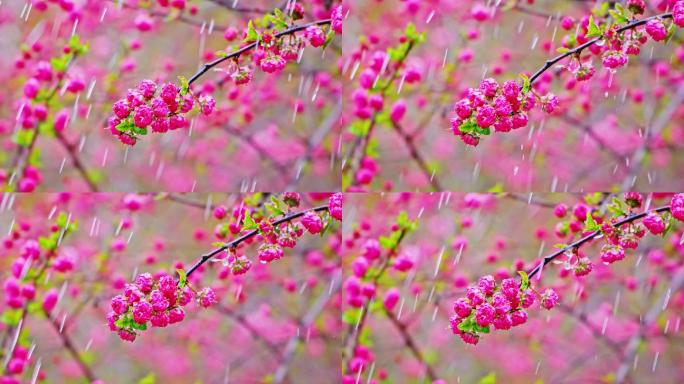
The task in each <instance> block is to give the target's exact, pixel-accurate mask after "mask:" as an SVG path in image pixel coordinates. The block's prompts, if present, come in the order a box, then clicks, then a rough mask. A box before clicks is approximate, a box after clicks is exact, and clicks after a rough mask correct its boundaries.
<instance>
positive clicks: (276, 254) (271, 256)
mask: <svg viewBox="0 0 684 384" xmlns="http://www.w3.org/2000/svg"><path fill="white" fill-rule="evenodd" d="M258 257H259V261H261V262H262V263H270V262H271V261H273V260H278V259H280V258H282V257H283V249H282V248H281V247H280V246H279V245H272V244H262V245H261V246H260V247H259V250H258Z"/></svg>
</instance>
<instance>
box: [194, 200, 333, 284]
mask: <svg viewBox="0 0 684 384" xmlns="http://www.w3.org/2000/svg"><path fill="white" fill-rule="evenodd" d="M327 210H328V206H327V205H322V206H319V207H315V208H310V209H305V210H303V211H299V212H295V213H290V214H288V215H286V216H284V217H282V218H280V219H278V220H275V221H274V222H273V224H272V225H273V226H274V227H277V226H278V225H280V224H283V223H287V222H290V221H292V220H294V219H297V218H300V217H302V216H304V214H306V213H307V212H321V211H327ZM257 234H259V230H258V229H254V230H252V231H249V232H247V233H245V234H244V235H242V236H240V237H238V238H237V239H235V240H232V241H230V242H228V243H226V244H225V245H223V246H221V247H219V248H216V249H214V250H213V251H211V252H209V253H206V254H204V255H202V257H201V258H200V259H199V260H198V261H197V262H196V263H195V264H194V265H193V266H192V267H190V269H188V270H187V271H186V272H185V275H186V276H187V277H190V275H192V274H193V273H194V272H195V271H196V270H197V268H199V267H201V266H202V265H203V264H204V263H206V262H207V261H209V260H211V259H212V258H213V257H214V256H216V255H218V254H219V253H221V252H224V251H226V250H229V249H234V248H236V247H237V246H238V245H240V244H241V243H242V242H244V241H246V240H248V239H250V238H252V237H254V236H256V235H257Z"/></svg>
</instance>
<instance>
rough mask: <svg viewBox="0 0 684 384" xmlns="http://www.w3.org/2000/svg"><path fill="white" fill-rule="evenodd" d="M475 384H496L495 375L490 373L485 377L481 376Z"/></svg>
mask: <svg viewBox="0 0 684 384" xmlns="http://www.w3.org/2000/svg"><path fill="white" fill-rule="evenodd" d="M477 384H496V373H494V372H490V373H489V374H487V376H482V378H480V381H478V382H477Z"/></svg>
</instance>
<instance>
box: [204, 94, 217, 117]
mask: <svg viewBox="0 0 684 384" xmlns="http://www.w3.org/2000/svg"><path fill="white" fill-rule="evenodd" d="M200 104H201V105H202V113H203V114H204V115H205V116H209V115H211V112H212V111H213V110H214V107H215V106H216V100H214V98H213V97H211V96H209V95H202V96H201V97H200Z"/></svg>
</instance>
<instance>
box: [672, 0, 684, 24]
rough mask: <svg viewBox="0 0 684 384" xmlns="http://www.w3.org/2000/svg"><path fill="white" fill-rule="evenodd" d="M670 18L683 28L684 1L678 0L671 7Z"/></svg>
mask: <svg viewBox="0 0 684 384" xmlns="http://www.w3.org/2000/svg"><path fill="white" fill-rule="evenodd" d="M672 20H674V23H675V24H676V25H677V26H678V27H681V28H684V2H682V1H678V2H677V3H675V5H674V8H672Z"/></svg>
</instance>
